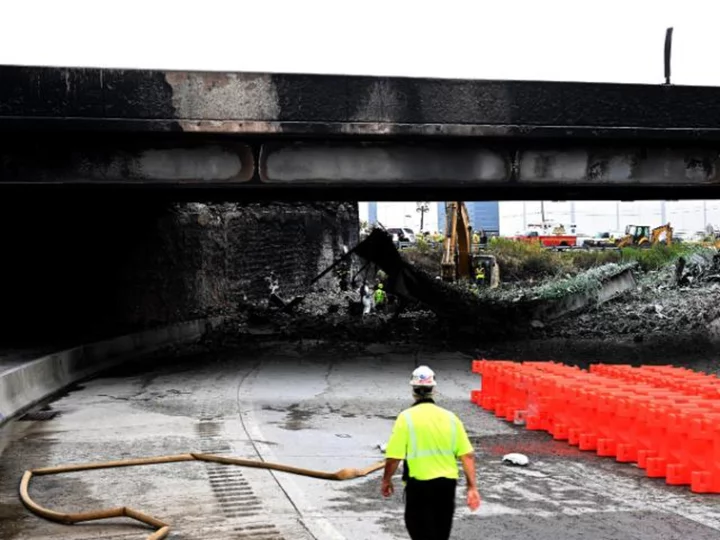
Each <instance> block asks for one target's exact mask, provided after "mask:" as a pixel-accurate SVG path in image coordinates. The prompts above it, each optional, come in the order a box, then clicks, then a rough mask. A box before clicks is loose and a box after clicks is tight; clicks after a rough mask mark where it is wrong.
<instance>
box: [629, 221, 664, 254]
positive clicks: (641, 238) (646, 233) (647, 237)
mask: <svg viewBox="0 0 720 540" xmlns="http://www.w3.org/2000/svg"><path fill="white" fill-rule="evenodd" d="M663 233H665V243H666V244H667V245H668V246H669V245H671V244H672V240H673V228H672V227H671V226H670V224H669V223H666V224H665V225H660V226H659V227H655V228H654V229H652V230H650V226H649V225H628V226H627V227H625V236H623V237H622V238H621V239H620V240H619V241H618V243H617V246H618V247H620V248H623V247H630V246H632V247H650V246H654V245H655V244H657V243H659V242H660V238H661V237H662V235H663Z"/></svg>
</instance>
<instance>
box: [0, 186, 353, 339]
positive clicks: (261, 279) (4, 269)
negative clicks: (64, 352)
mask: <svg viewBox="0 0 720 540" xmlns="http://www.w3.org/2000/svg"><path fill="white" fill-rule="evenodd" d="M0 230H2V231H4V232H3V234H2V239H3V264H2V266H0V297H2V299H3V301H2V306H1V307H0V309H1V310H2V319H3V325H4V326H3V336H2V338H0V346H7V347H12V346H17V347H27V346H32V347H33V348H34V349H37V348H38V347H40V345H41V344H43V343H46V342H50V343H53V344H55V343H57V344H58V345H59V346H70V345H76V344H78V343H79V342H83V341H84V340H88V339H95V338H101V337H114V336H116V335H118V334H121V333H125V332H131V331H137V330H140V329H145V328H149V327H154V326H163V325H167V324H171V323H173V322H179V321H184V320H189V319H195V318H204V317H212V316H219V315H220V316H221V315H229V314H233V313H235V312H236V311H237V309H238V306H239V305H240V304H241V303H243V302H257V301H261V300H264V299H266V298H267V297H268V295H269V292H270V289H269V286H268V281H267V280H266V278H270V277H272V278H273V279H276V280H277V282H278V285H279V287H280V289H279V292H280V293H281V294H285V295H291V294H294V293H295V292H297V291H298V290H302V289H303V288H304V287H305V286H307V284H308V283H309V282H310V281H311V280H312V278H313V277H315V276H316V275H317V274H318V273H320V272H321V271H322V270H323V269H325V268H326V267H327V266H329V265H330V264H331V263H332V262H333V260H334V259H335V258H337V257H339V256H340V255H341V254H342V253H343V252H344V248H345V247H347V248H350V247H352V246H354V245H355V243H356V242H357V235H358V219H357V204H355V203H322V204H320V203H318V204H292V203H288V204H246V205H241V204H236V203H233V204H200V203H182V204H181V203H171V202H167V201H161V200H158V199H153V198H147V199H141V198H137V199H135V200H133V199H128V198H127V197H122V198H120V199H117V200H113V199H112V198H110V197H99V198H97V199H88V200H87V201H83V200H73V199H70V198H68V197H62V198H60V199H58V200H54V201H51V200H48V199H47V198H42V199H40V200H37V201H28V200H24V199H23V200H18V201H16V202H15V203H14V204H12V205H9V206H8V207H6V208H5V209H4V210H3V212H2V214H0ZM338 282H339V279H338V276H337V274H331V275H329V276H328V277H327V279H325V280H324V282H322V283H320V285H321V286H323V287H325V288H326V289H332V288H336V287H337V286H338ZM4 341H7V343H3V342H4Z"/></svg>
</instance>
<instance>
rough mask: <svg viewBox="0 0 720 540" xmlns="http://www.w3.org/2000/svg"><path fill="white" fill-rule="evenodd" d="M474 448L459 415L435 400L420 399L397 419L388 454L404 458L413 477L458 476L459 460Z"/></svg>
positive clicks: (421, 478)
mask: <svg viewBox="0 0 720 540" xmlns="http://www.w3.org/2000/svg"><path fill="white" fill-rule="evenodd" d="M472 451H473V447H472V444H471V443H470V440H469V439H468V436H467V433H466V432H465V426H463V424H462V422H461V421H460V419H459V418H458V417H457V416H456V415H455V414H454V413H452V412H450V411H448V410H445V409H443V408H442V407H438V406H437V405H435V404H434V403H420V404H417V405H415V406H413V407H410V408H409V409H406V410H404V411H403V412H401V413H400V415H399V416H398V417H397V419H396V420H395V426H394V427H393V431H392V435H391V436H390V440H389V441H388V445H387V449H386V451H385V457H387V458H390V459H403V460H405V461H406V463H407V466H408V468H409V476H410V478H415V479H416V480H432V479H433V478H452V479H457V478H458V477H459V470H458V464H457V460H458V458H459V457H460V456H464V455H465V454H470V453H471V452H472Z"/></svg>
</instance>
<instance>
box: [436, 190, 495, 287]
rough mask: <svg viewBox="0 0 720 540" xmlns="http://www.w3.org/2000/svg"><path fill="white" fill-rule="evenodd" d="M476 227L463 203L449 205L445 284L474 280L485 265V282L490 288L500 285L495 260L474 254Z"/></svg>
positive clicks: (442, 271) (444, 266)
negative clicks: (479, 268)
mask: <svg viewBox="0 0 720 540" xmlns="http://www.w3.org/2000/svg"><path fill="white" fill-rule="evenodd" d="M472 236H473V235H472V227H471V226H470V218H469V217H468V213H467V208H466V207H465V203H464V202H462V201H452V202H446V203H445V240H444V242H443V255H442V263H441V272H440V275H441V277H442V279H443V280H444V281H457V280H474V279H475V269H476V268H477V267H478V265H481V264H482V265H483V267H484V270H485V282H486V283H487V284H488V285H489V287H490V288H494V287H497V286H498V285H499V282H500V269H499V267H498V264H497V261H496V260H495V257H494V256H493V255H490V254H482V255H481V254H478V253H476V252H474V251H473V243H472Z"/></svg>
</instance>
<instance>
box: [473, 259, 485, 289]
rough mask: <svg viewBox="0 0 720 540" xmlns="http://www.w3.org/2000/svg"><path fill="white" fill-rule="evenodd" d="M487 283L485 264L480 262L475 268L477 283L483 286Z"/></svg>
mask: <svg viewBox="0 0 720 540" xmlns="http://www.w3.org/2000/svg"><path fill="white" fill-rule="evenodd" d="M484 283H485V266H484V265H483V264H478V265H477V268H475V284H476V285H477V286H478V287H481V286H482V285H483V284H484Z"/></svg>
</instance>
